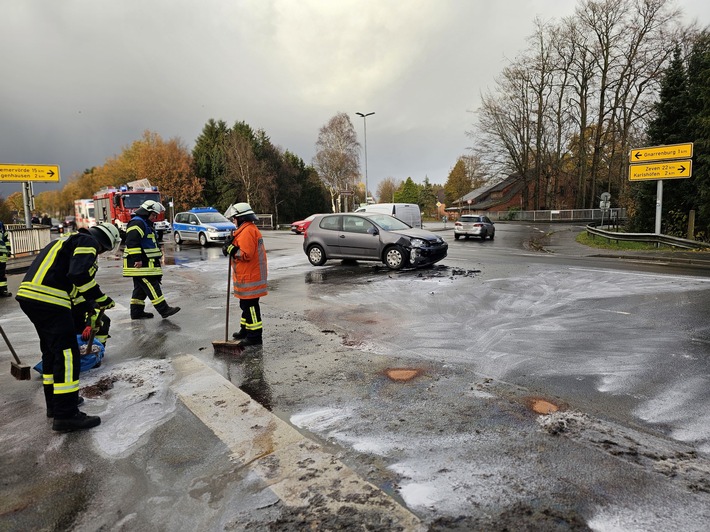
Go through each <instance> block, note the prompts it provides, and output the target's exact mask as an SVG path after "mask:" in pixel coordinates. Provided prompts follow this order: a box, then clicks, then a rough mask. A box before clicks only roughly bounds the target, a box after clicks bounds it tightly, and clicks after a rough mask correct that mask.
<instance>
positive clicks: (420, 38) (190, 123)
mask: <svg viewBox="0 0 710 532" xmlns="http://www.w3.org/2000/svg"><path fill="white" fill-rule="evenodd" d="M575 5H576V2H575V1H574V0H499V1H491V0H199V1H198V0H0V20H2V31H0V49H1V50H2V65H3V68H2V76H3V79H2V82H0V106H1V107H0V108H1V109H2V111H1V113H0V162H2V163H19V164H58V165H60V167H61V175H62V183H61V184H60V185H63V184H64V183H66V182H67V181H68V180H69V178H70V177H71V176H72V174H75V173H77V172H82V171H83V170H84V169H86V168H90V167H92V166H99V165H102V164H103V163H104V162H105V160H106V159H107V158H108V157H112V156H114V155H117V154H119V153H120V152H121V151H122V149H123V148H124V147H126V146H128V145H130V144H131V143H132V142H133V141H135V140H138V139H140V138H141V136H142V133H143V131H145V130H146V129H148V130H151V131H154V132H157V133H158V134H160V135H161V136H162V137H163V138H164V139H169V138H173V137H179V138H180V139H182V141H183V142H184V143H185V144H186V145H187V146H188V148H189V149H192V147H193V146H194V143H195V139H196V138H197V137H198V136H199V134H200V132H201V131H202V128H203V127H204V125H205V123H206V122H207V120H209V119H210V118H213V119H215V120H224V121H225V122H226V123H227V124H228V125H229V126H231V125H233V124H234V123H235V122H237V121H245V122H246V123H248V124H249V125H250V126H252V127H253V128H254V129H264V130H265V131H266V133H267V135H269V137H270V138H271V140H272V142H273V143H274V144H276V145H278V146H281V147H282V148H283V149H288V150H290V151H292V152H293V153H295V154H297V155H298V156H300V157H301V158H302V159H303V160H304V161H305V162H306V163H310V162H311V160H312V157H313V155H314V146H315V143H316V140H317V136H318V130H319V128H320V127H321V126H323V125H324V124H325V123H326V122H327V121H328V120H329V119H330V118H331V117H332V116H333V115H335V114H336V113H338V112H345V113H347V114H349V115H350V117H351V120H352V122H353V125H354V126H355V130H356V132H357V134H358V137H359V140H360V142H361V144H363V143H364V142H363V140H364V138H363V137H364V135H363V119H362V118H360V117H358V116H357V115H356V114H355V113H356V112H358V111H359V112H362V113H369V112H375V114H374V115H373V116H370V117H368V118H367V161H368V164H367V168H368V183H369V186H370V190H371V191H373V192H376V186H377V183H378V182H379V181H380V180H381V179H383V178H385V177H388V176H391V177H394V178H396V179H402V180H403V179H406V178H407V177H412V178H413V179H414V181H415V182H418V183H421V182H422V181H423V180H424V178H425V177H426V176H428V177H429V179H430V181H431V182H433V183H444V182H445V180H446V178H447V176H448V173H449V171H450V170H451V168H452V167H453V165H454V164H455V162H456V159H457V157H458V156H460V155H463V154H465V153H466V151H467V148H468V147H469V146H470V141H469V139H468V138H467V136H466V131H468V130H470V129H471V125H472V123H473V119H474V116H473V114H472V113H471V111H474V110H475V109H476V108H477V107H478V104H479V95H480V93H481V91H485V90H486V89H487V88H489V87H491V86H492V85H493V81H494V78H495V77H496V76H497V75H498V74H499V73H500V72H501V70H502V68H503V67H504V66H505V64H506V62H507V60H508V59H511V58H513V57H515V56H516V55H517V54H518V53H519V52H521V51H522V50H523V49H524V48H525V38H526V36H528V35H530V34H531V33H532V31H533V20H534V18H535V16H536V15H539V16H540V17H541V18H542V19H543V20H553V19H554V20H559V19H560V18H561V17H564V16H567V15H571V14H572V13H573V12H574V8H575ZM676 5H677V6H678V7H680V8H681V9H682V10H683V11H684V13H685V15H686V21H687V22H690V21H691V20H694V19H696V20H697V21H698V23H699V24H700V25H702V26H706V25H709V24H710V1H708V0H677V1H676ZM362 161H363V167H364V157H363V158H362ZM44 188H46V187H41V186H36V187H35V189H36V190H42V189H44ZM19 190H21V189H20V184H19V183H12V184H0V195H3V196H7V195H8V194H10V193H11V192H14V191H19Z"/></svg>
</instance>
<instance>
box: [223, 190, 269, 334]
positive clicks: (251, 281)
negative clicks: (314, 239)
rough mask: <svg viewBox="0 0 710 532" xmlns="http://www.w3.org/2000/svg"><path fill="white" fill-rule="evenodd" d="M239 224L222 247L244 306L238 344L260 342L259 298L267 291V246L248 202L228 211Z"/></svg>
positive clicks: (240, 304) (236, 205)
mask: <svg viewBox="0 0 710 532" xmlns="http://www.w3.org/2000/svg"><path fill="white" fill-rule="evenodd" d="M225 216H226V217H227V218H231V219H232V220H233V221H234V222H235V223H236V225H237V229H236V231H234V234H233V237H232V240H231V241H228V242H227V243H225V245H224V247H223V248H222V251H223V253H224V254H225V255H228V256H229V258H230V260H231V261H232V287H233V289H234V297H236V298H238V299H239V307H240V308H241V309H242V317H241V320H240V327H239V331H237V332H235V333H234V334H233V335H232V336H233V337H234V338H235V339H237V340H240V342H239V345H242V346H248V345H261V343H262V338H261V336H262V330H263V326H262V323H261V308H260V306H259V298H260V297H264V296H265V295H267V294H268V291H267V284H266V281H267V265H266V249H265V248H264V238H263V237H262V236H261V231H259V228H258V227H257V226H256V224H254V222H256V221H257V220H258V218H257V216H256V214H254V211H253V210H252V208H251V207H250V206H249V204H248V203H236V204H234V205H232V206H231V207H230V208H229V209H227V212H226V213H225Z"/></svg>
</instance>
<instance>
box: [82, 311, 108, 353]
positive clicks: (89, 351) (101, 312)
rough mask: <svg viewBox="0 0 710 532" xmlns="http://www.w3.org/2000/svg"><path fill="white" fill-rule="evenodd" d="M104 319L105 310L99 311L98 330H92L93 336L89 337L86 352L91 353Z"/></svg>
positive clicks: (97, 318)
mask: <svg viewBox="0 0 710 532" xmlns="http://www.w3.org/2000/svg"><path fill="white" fill-rule="evenodd" d="M103 317H104V309H101V310H99V315H98V316H96V321H95V323H96V329H94V328H93V327H92V328H91V335H90V336H89V341H88V342H87V343H86V345H87V348H86V352H87V353H91V346H92V345H94V338H96V331H97V330H98V329H99V327H101V318H103Z"/></svg>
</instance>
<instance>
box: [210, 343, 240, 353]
mask: <svg viewBox="0 0 710 532" xmlns="http://www.w3.org/2000/svg"><path fill="white" fill-rule="evenodd" d="M212 347H214V354H215V355H241V354H242V353H243V352H244V348H243V347H242V346H240V345H239V343H238V342H236V341H234V340H231V341H230V340H215V341H214V342H212Z"/></svg>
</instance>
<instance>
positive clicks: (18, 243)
mask: <svg viewBox="0 0 710 532" xmlns="http://www.w3.org/2000/svg"><path fill="white" fill-rule="evenodd" d="M7 229H8V232H7V233H8V235H9V237H10V251H11V253H12V255H11V256H13V257H18V256H21V255H34V254H36V253H38V252H39V251H40V250H41V249H43V248H44V246H46V245H47V244H49V242H50V240H51V239H52V237H51V232H50V230H49V227H47V226H44V225H43V226H36V227H31V228H27V227H25V226H24V225H20V224H8V225H7Z"/></svg>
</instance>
